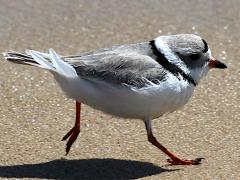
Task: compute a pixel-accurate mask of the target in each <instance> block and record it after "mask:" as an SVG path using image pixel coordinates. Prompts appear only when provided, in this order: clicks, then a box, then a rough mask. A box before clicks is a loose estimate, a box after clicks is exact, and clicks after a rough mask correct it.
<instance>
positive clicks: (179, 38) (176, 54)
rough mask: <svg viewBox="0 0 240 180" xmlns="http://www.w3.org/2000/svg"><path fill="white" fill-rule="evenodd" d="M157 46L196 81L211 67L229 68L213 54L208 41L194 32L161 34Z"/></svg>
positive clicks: (156, 42)
mask: <svg viewBox="0 0 240 180" xmlns="http://www.w3.org/2000/svg"><path fill="white" fill-rule="evenodd" d="M155 46H156V48H157V49H158V50H159V51H160V52H161V53H162V54H163V55H164V56H165V58H166V59H168V61H169V62H170V63H172V64H174V65H176V66H177V67H178V68H180V69H181V70H182V71H183V72H184V73H186V74H187V75H189V76H190V77H191V78H192V79H193V80H194V81H195V82H196V83H198V82H199V80H200V79H201V78H202V77H204V76H205V75H206V74H207V72H208V71H209V69H212V68H219V69H224V68H227V66H226V65H225V64H224V63H222V62H220V61H219V60H217V59H215V58H214V57H213V56H212V54H211V50H210V48H209V47H208V44H207V42H206V41H205V40H204V39H202V38H201V37H199V36H197V35H194V34H178V35H171V36H160V37H158V38H156V39H155Z"/></svg>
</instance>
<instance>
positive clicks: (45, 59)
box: [3, 49, 77, 77]
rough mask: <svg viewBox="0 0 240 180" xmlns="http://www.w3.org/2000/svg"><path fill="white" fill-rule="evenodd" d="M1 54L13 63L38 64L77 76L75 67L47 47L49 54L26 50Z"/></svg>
mask: <svg viewBox="0 0 240 180" xmlns="http://www.w3.org/2000/svg"><path fill="white" fill-rule="evenodd" d="M3 55H4V57H5V59H6V60H8V61H10V62H13V63H18V64H27V65H32V66H38V67H41V68H44V69H47V70H49V71H51V72H54V73H57V74H60V75H62V76H66V77H76V76H77V73H76V71H75V69H74V68H73V67H72V66H71V65H70V64H68V63H67V62H65V61H64V60H63V59H62V58H61V57H60V56H59V55H58V54H57V53H56V52H55V51H54V50H53V49H49V54H48V53H42V52H38V51H33V50H27V51H26V54H23V53H19V52H14V51H9V52H6V53H3Z"/></svg>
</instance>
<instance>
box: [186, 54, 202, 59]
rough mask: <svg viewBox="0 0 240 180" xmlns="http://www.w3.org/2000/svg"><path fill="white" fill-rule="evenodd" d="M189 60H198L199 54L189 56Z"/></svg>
mask: <svg viewBox="0 0 240 180" xmlns="http://www.w3.org/2000/svg"><path fill="white" fill-rule="evenodd" d="M189 58H190V59H191V60H198V59H199V58H200V55H199V54H191V55H190V56H189Z"/></svg>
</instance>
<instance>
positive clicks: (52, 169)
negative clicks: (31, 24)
mask: <svg viewBox="0 0 240 180" xmlns="http://www.w3.org/2000/svg"><path fill="white" fill-rule="evenodd" d="M176 170H177V169H175V170H172V169H165V168H162V167H158V166H156V165H154V164H151V163H148V162H140V161H132V160H121V159H80V160H64V159H60V160H53V161H49V162H44V163H39V164H23V165H11V166H0V177H2V178H40V179H136V178H141V177H146V176H151V175H156V174H160V173H163V172H169V171H176Z"/></svg>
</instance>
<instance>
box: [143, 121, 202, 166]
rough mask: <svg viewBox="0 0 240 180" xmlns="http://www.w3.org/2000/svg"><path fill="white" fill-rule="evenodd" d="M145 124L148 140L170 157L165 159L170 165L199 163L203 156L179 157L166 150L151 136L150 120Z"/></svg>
mask: <svg viewBox="0 0 240 180" xmlns="http://www.w3.org/2000/svg"><path fill="white" fill-rule="evenodd" d="M145 126H146V130H147V135H148V141H149V142H150V143H152V144H153V145H154V146H156V147H157V148H159V149H160V150H161V151H163V152H164V153H165V154H166V155H168V156H169V157H170V159H168V160H167V161H168V162H169V163H171V164H172V165H197V164H201V160H202V159H204V158H196V159H194V160H185V159H180V158H179V157H177V156H176V155H175V154H173V153H171V152H170V151H168V150H167V148H165V147H164V146H163V145H161V144H160V143H159V142H158V141H157V139H156V138H155V137H154V136H153V133H152V126H151V120H148V121H145Z"/></svg>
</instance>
